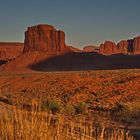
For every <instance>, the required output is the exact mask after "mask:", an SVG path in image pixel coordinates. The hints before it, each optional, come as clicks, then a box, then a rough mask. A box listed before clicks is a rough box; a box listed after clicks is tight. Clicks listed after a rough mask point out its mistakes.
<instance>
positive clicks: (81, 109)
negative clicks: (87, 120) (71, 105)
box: [75, 102, 88, 114]
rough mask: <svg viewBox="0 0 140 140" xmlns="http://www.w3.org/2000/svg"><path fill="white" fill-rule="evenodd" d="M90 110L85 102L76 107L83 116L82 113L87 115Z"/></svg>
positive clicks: (77, 111)
mask: <svg viewBox="0 0 140 140" xmlns="http://www.w3.org/2000/svg"><path fill="white" fill-rule="evenodd" d="M87 110H88V106H87V104H86V103H85V102H79V103H78V104H77V105H76V106H75V111H76V113H78V114H82V113H86V112H87Z"/></svg>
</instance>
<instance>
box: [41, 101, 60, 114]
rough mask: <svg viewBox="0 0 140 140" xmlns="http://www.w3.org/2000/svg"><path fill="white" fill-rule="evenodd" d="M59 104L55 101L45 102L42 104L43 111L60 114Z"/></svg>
mask: <svg viewBox="0 0 140 140" xmlns="http://www.w3.org/2000/svg"><path fill="white" fill-rule="evenodd" d="M61 106H62V105H61V102H60V101H57V100H50V101H46V102H44V103H43V104H42V108H43V110H47V111H51V112H52V113H53V114H54V113H57V112H60V110H61Z"/></svg>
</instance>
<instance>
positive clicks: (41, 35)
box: [23, 24, 69, 53]
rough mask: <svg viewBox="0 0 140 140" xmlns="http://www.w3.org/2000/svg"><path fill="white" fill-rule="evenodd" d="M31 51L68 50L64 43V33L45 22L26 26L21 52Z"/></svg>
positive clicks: (50, 51)
mask: <svg viewBox="0 0 140 140" xmlns="http://www.w3.org/2000/svg"><path fill="white" fill-rule="evenodd" d="M32 51H39V52H46V53H52V52H67V51H69V48H68V47H67V46H66V44H65V33H64V32H63V31H57V30H56V29H55V28H54V27H53V26H51V25H47V24H45V25H44V24H41V25H36V26H33V27H28V30H27V31H26V32H25V42H24V49H23V53H26V52H32Z"/></svg>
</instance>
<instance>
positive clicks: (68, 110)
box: [65, 105, 75, 115]
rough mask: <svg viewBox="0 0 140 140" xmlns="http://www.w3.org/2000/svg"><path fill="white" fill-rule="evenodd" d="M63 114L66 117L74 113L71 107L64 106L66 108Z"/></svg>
mask: <svg viewBox="0 0 140 140" xmlns="http://www.w3.org/2000/svg"><path fill="white" fill-rule="evenodd" d="M65 113H66V114H67V115H74V113H75V109H74V106H73V105H66V107H65Z"/></svg>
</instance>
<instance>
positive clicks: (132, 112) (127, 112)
mask: <svg viewBox="0 0 140 140" xmlns="http://www.w3.org/2000/svg"><path fill="white" fill-rule="evenodd" d="M112 115H115V116H116V117H118V118H119V119H120V120H121V121H140V103H138V102H127V103H118V104H117V105H116V107H115V108H114V109H113V112H112Z"/></svg>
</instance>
